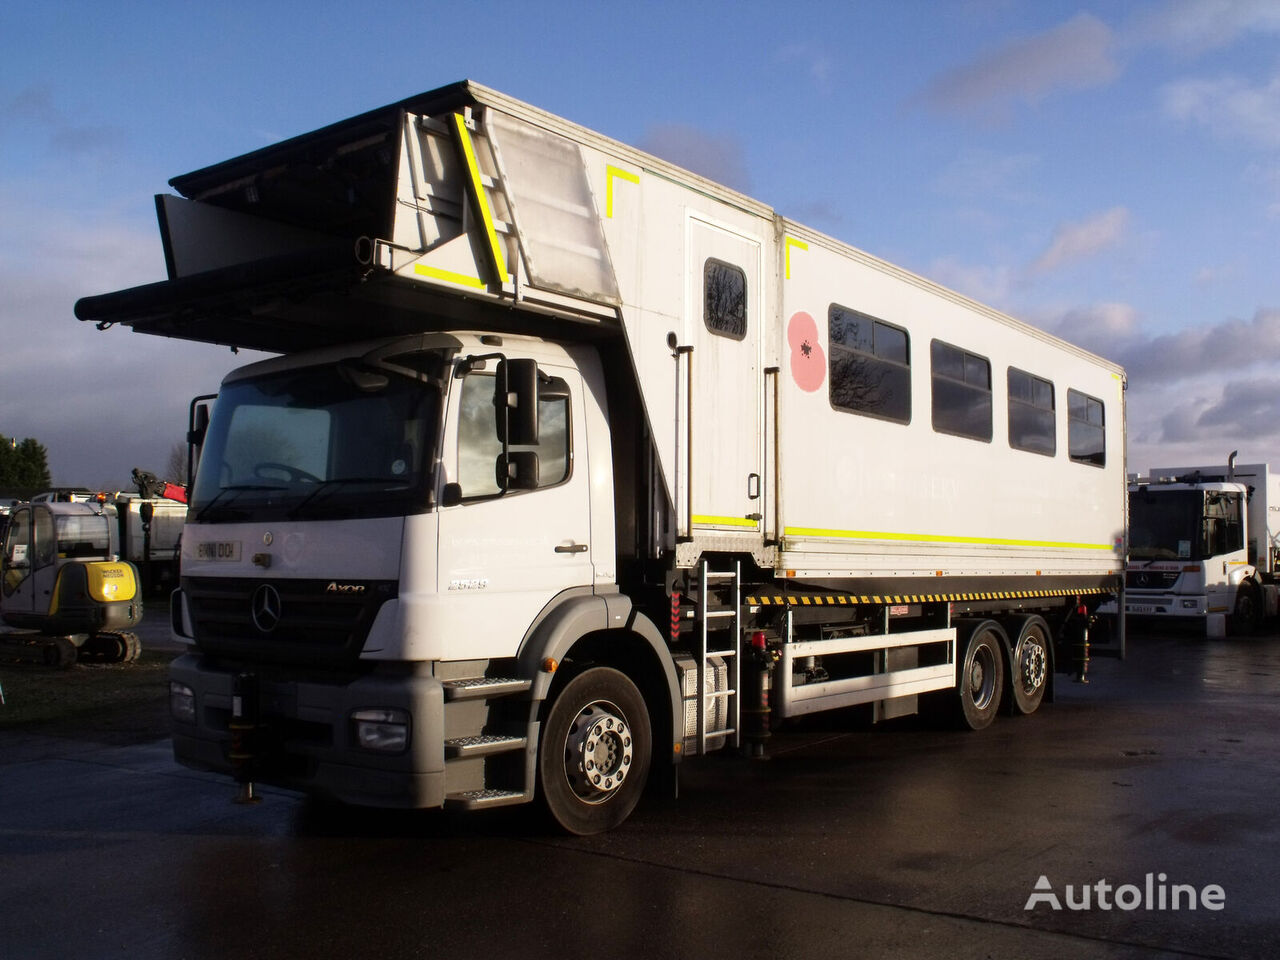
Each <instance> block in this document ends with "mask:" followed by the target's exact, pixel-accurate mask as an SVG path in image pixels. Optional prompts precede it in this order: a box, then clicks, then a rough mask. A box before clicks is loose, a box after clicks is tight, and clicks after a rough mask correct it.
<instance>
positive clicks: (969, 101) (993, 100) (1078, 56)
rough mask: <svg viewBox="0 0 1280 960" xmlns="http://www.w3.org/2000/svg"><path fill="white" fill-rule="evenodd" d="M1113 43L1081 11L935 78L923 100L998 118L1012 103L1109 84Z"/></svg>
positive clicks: (1114, 73)
mask: <svg viewBox="0 0 1280 960" xmlns="http://www.w3.org/2000/svg"><path fill="white" fill-rule="evenodd" d="M1114 46H1115V39H1114V36H1113V34H1112V31H1111V29H1110V28H1109V27H1108V26H1107V25H1106V24H1105V23H1103V22H1102V21H1101V20H1099V19H1098V18H1097V17H1094V16H1092V15H1091V14H1088V13H1080V14H1077V15H1076V16H1074V17H1072V18H1071V19H1070V20H1068V21H1067V22H1065V23H1063V24H1060V25H1058V26H1056V27H1054V28H1053V29H1051V30H1046V31H1044V32H1043V33H1038V34H1035V35H1033V36H1030V37H1024V38H1021V39H1018V40H1015V41H1013V42H1011V43H1009V44H1007V45H1005V46H1004V47H1002V48H1001V49H999V50H996V51H995V52H993V53H990V54H988V55H986V56H984V57H981V58H979V59H978V60H975V61H974V62H972V63H969V64H965V65H963V66H959V67H956V68H954V69H951V70H948V71H946V72H945V73H942V74H939V75H938V76H937V77H935V78H934V79H933V80H932V81H931V82H930V83H929V85H928V86H927V87H926V88H925V90H924V94H923V96H924V101H925V103H926V104H928V105H929V106H930V107H932V108H934V109H935V110H939V111H942V112H947V113H952V112H954V113H978V114H985V115H987V116H998V115H1000V114H1002V113H1004V112H1006V111H1007V110H1008V109H1009V107H1010V106H1011V105H1012V104H1015V103H1027V104H1036V103H1039V102H1040V101H1041V100H1043V99H1044V98H1045V97H1047V96H1049V95H1050V94H1053V93H1056V92H1058V91H1060V90H1085V89H1089V88H1091V87H1098V86H1103V85H1105V84H1107V83H1110V82H1111V81H1112V80H1114V79H1115V78H1116V77H1117V76H1118V75H1119V73H1120V68H1119V67H1118V66H1117V65H1116V63H1115V61H1114V60H1113V59H1112V50H1113V47H1114Z"/></svg>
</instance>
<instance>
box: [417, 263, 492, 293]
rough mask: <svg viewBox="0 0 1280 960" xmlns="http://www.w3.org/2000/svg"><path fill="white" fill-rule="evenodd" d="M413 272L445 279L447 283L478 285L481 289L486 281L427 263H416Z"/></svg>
mask: <svg viewBox="0 0 1280 960" xmlns="http://www.w3.org/2000/svg"><path fill="white" fill-rule="evenodd" d="M413 272H414V273H417V274H420V275H422V276H424V277H430V278H431V279H433V280H443V281H445V282H446V283H456V284H458V285H459V286H463V287H476V288H478V289H480V290H483V289H484V286H485V283H484V281H483V280H481V279H480V278H479V277H469V276H467V275H466V274H465V273H454V272H453V271H452V270H441V269H440V268H439V267H429V266H427V265H426V264H425V263H415V264H414V265H413Z"/></svg>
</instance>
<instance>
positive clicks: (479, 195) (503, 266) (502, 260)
mask: <svg viewBox="0 0 1280 960" xmlns="http://www.w3.org/2000/svg"><path fill="white" fill-rule="evenodd" d="M453 129H454V131H455V132H456V133H457V135H458V143H459V145H460V146H461V147H462V155H463V157H464V158H465V159H466V162H467V172H468V174H470V176H471V189H472V190H473V191H474V193H475V198H476V206H477V207H478V208H479V209H480V219H481V220H482V221H483V222H484V230H485V234H486V235H487V236H488V238H489V253H490V254H491V255H492V256H493V265H494V267H495V268H496V269H497V271H498V277H499V278H500V279H501V280H502V281H503V282H504V283H505V282H506V280H507V277H508V276H509V273H508V272H507V258H506V257H505V256H504V255H503V253H502V243H501V241H499V240H498V231H497V230H496V229H495V228H494V225H493V211H492V210H490V209H489V199H488V198H487V197H486V196H485V193H484V181H483V180H481V179H480V164H479V163H478V162H477V161H476V151H475V147H474V146H472V143H471V133H470V131H469V130H467V124H466V121H465V120H463V119H462V114H460V113H455V114H454V115H453Z"/></svg>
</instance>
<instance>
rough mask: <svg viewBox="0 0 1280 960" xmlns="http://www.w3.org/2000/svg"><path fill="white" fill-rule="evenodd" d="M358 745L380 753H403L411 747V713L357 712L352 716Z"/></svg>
mask: <svg viewBox="0 0 1280 960" xmlns="http://www.w3.org/2000/svg"><path fill="white" fill-rule="evenodd" d="M351 723H352V725H353V726H354V727H355V734H356V745H357V746H358V747H360V748H361V749H362V750H376V751H378V752H379V753H403V752H404V751H405V750H406V749H407V748H408V746H409V712H408V711H407V710H395V709H390V708H376V709H368V710H356V711H355V712H354V713H352V714H351Z"/></svg>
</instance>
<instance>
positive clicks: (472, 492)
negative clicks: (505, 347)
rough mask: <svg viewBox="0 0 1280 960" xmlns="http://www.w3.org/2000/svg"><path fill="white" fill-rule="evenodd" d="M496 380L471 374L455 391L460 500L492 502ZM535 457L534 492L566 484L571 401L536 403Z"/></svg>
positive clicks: (555, 397) (497, 447)
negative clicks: (536, 480) (535, 489)
mask: <svg viewBox="0 0 1280 960" xmlns="http://www.w3.org/2000/svg"><path fill="white" fill-rule="evenodd" d="M493 388H494V377H493V374H491V373H469V374H467V375H466V377H465V378H464V379H463V381H462V386H461V388H460V390H459V399H458V403H459V415H458V485H459V486H460V487H461V488H462V496H463V498H464V499H467V500H471V499H475V498H477V497H496V496H499V495H500V494H502V493H503V490H502V488H501V487H500V486H499V485H498V471H497V468H498V458H499V457H500V456H501V455H502V441H501V440H499V439H498V414H497V409H496V408H495V407H494V405H493ZM529 449H531V450H533V451H534V452H536V453H537V455H538V483H537V486H538V488H539V489H540V488H542V487H552V486H555V485H556V484H559V483H563V482H564V481H565V480H567V479H568V478H569V469H570V465H571V463H572V455H571V448H570V445H569V398H568V395H567V393H566V392H563V391H559V392H556V393H554V394H552V395H550V396H540V397H539V398H538V443H537V444H536V445H535V446H531V447H530V448H529Z"/></svg>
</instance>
